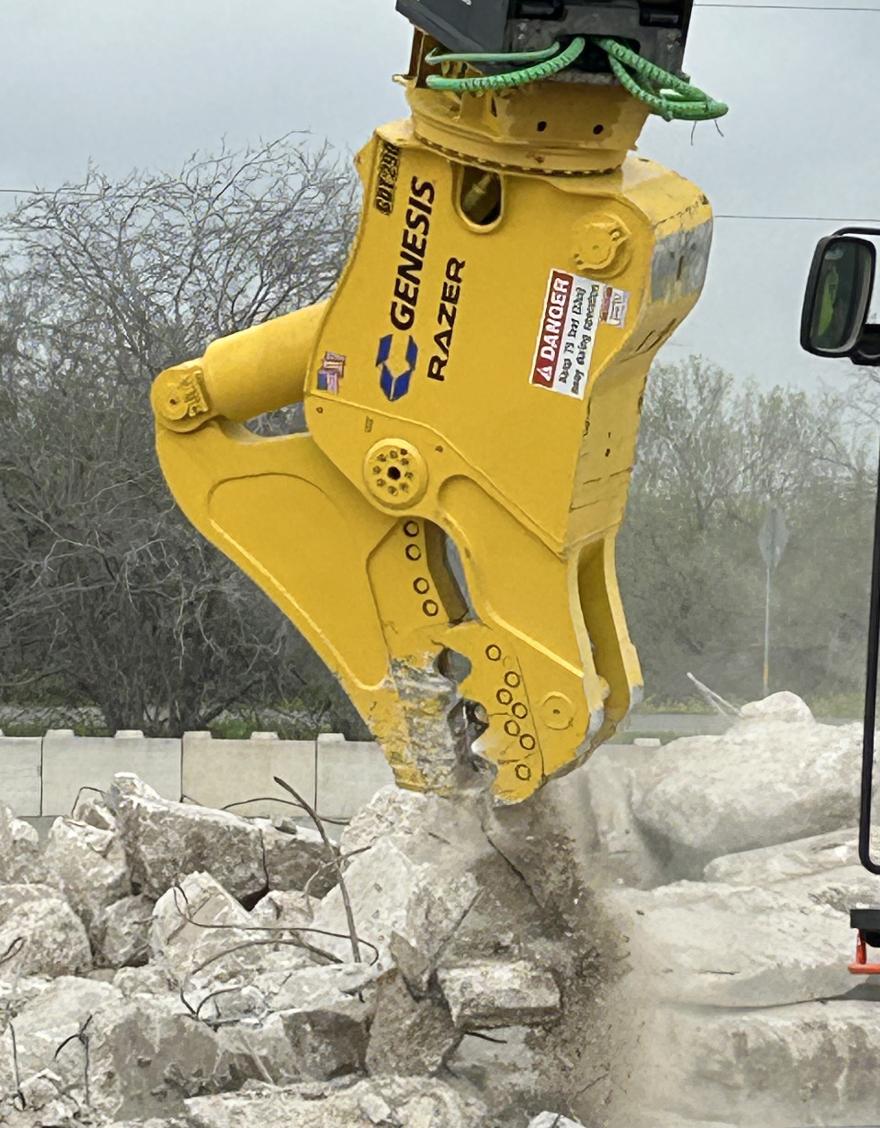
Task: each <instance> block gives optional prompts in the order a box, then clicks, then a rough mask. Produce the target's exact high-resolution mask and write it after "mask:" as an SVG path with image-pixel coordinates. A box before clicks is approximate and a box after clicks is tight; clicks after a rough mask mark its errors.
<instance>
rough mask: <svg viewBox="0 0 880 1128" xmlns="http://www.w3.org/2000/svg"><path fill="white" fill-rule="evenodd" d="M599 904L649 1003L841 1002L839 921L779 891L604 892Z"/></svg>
mask: <svg viewBox="0 0 880 1128" xmlns="http://www.w3.org/2000/svg"><path fill="white" fill-rule="evenodd" d="M605 903H606V904H607V906H608V908H609V909H610V910H611V912H612V913H613V914H616V916H617V919H618V921H619V923H620V926H621V928H622V929H623V932H624V933H625V935H626V936H627V937H628V938H629V944H630V961H631V963H632V966H633V967H634V969H635V971H636V973H638V974H644V975H645V976H647V977H648V979H649V980H650V991H651V992H652V997H655V998H657V999H660V1000H666V1001H673V1002H686V1003H693V1004H698V1005H705V1006H727V1007H760V1006H782V1005H785V1004H787V1003H795V1002H801V1001H807V1000H811V999H821V998H831V997H834V996H836V995H842V994H844V993H845V992H846V991H848V990H849V989H850V988H851V987H852V976H850V975H849V974H848V972H847V970H846V963H845V959H843V958H842V957H841V952H842V951H843V952H845V951H846V950H847V948H848V945H847V931H848V929H847V922H846V921H845V920H844V919H842V918H841V915H840V914H839V913H838V912H835V911H834V910H833V909H831V908H829V907H828V906H826V905H822V904H817V903H816V902H815V901H813V900H811V899H810V898H809V897H808V896H805V895H800V896H796V895H794V894H791V895H790V894H789V893H788V892H786V891H783V890H782V889H780V888H769V889H756V888H753V887H741V886H732V885H707V884H701V883H697V882H686V881H683V882H678V883H677V884H675V885H667V886H661V887H660V888H658V889H653V890H650V891H639V890H634V889H626V890H625V889H619V890H613V891H610V892H609V893H607V894H606V897H605Z"/></svg>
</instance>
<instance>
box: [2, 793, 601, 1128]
mask: <svg viewBox="0 0 880 1128" xmlns="http://www.w3.org/2000/svg"><path fill="white" fill-rule="evenodd" d="M540 817H541V811H540V809H539V808H536V809H535V811H534V812H533V814H532V815H531V816H529V818H530V819H532V820H537V821H536V822H535V825H534V826H531V825H530V824H528V823H527V822H526V821H524V820H523V817H522V815H516V816H515V819H514V821H511V820H510V815H509V814H506V813H505V812H501V813H494V812H492V810H491V808H490V806H489V805H488V804H487V803H486V801H485V797H483V796H481V795H479V794H476V793H475V794H473V795H465V796H461V797H457V798H456V799H455V800H451V799H440V798H437V797H429V796H423V795H417V794H411V793H406V792H399V791H397V790H396V789H394V788H386V789H385V790H383V791H381V792H379V793H378V794H377V795H376V797H375V799H374V800H373V802H372V803H371V804H370V805H369V806H368V807H366V808H365V809H364V810H363V811H362V812H361V813H360V814H359V815H358V816H357V817H356V818H355V819H354V820H353V821H352V822H351V823H350V824H349V825H348V826H347V827H346V828H345V829H344V831H343V832H342V834H341V837H339V840H338V843H335V844H333V843H331V842H330V841H329V836H328V837H327V839H326V840H325V837H324V835H325V834H326V831H324V828H323V824H322V827H321V832H320V833H319V830H318V829H314V828H312V827H309V826H306V825H303V824H301V823H295V822H293V821H292V820H290V819H286V820H279V819H275V820H269V819H258V818H252V819H247V818H241V817H238V816H236V815H233V814H230V813H228V812H222V811H216V810H211V809H208V808H204V807H199V806H196V805H194V804H191V803H180V802H172V801H169V800H167V799H164V798H161V797H160V796H159V795H158V794H157V793H156V792H155V791H153V790H152V789H151V788H150V787H148V786H147V785H146V784H144V783H143V782H142V781H141V780H139V779H138V778H136V777H135V776H133V775H129V774H120V775H117V776H116V778H115V780H114V783H113V786H112V787H111V788H110V790H109V791H108V792H107V793H106V794H105V795H104V796H102V797H101V798H97V797H94V796H92V797H90V798H88V799H86V800H83V801H81V802H79V804H78V805H77V807H76V809H75V811H74V814H73V816H72V817H70V818H61V819H57V820H56V821H55V823H54V824H53V826H52V828H51V830H50V831H49V834H48V840H47V841H46V842H45V844H44V845H43V847H42V848H40V846H39V844H38V839H37V835H36V832H35V831H34V830H33V829H32V828H31V827H29V826H27V825H26V824H25V823H23V822H21V821H19V820H17V819H15V817H14V815H13V814H12V812H11V811H8V810H7V809H6V808H3V810H2V812H0V835H2V836H3V840H4V843H6V844H8V846H9V849H8V850H7V851H6V852H5V853H4V855H3V863H2V864H3V865H4V866H5V869H4V870H3V872H2V875H0V876H2V883H0V1123H3V1124H9V1125H10V1126H12V1128H24V1126H26V1125H27V1126H29V1128H30V1126H37V1125H40V1126H45V1128H49V1126H53V1128H54V1126H58V1128H62V1126H68V1125H70V1126H73V1125H85V1124H92V1125H96V1126H97V1125H101V1126H110V1125H113V1126H114V1128H123V1126H126V1128H132V1126H134V1125H142V1126H144V1128H147V1126H150V1128H184V1126H186V1128H195V1126H212V1125H216V1126H218V1128H220V1126H221V1125H222V1126H223V1128H231V1126H232V1125H239V1124H241V1125H245V1124H247V1125H265V1126H267V1128H271V1126H272V1125H278V1126H281V1125H282V1124H283V1125H285V1128H286V1126H287V1125H291V1124H296V1125H315V1126H319V1125H320V1126H324V1125H345V1126H348V1125H353V1126H357V1125H364V1126H367V1125H389V1126H392V1125H400V1126H401V1128H403V1126H406V1128H418V1126H420V1125H425V1126H426V1128H427V1126H429V1125H431V1126H437V1128H447V1126H448V1128H456V1126H459V1125H460V1126H462V1128H466V1126H470V1125H481V1126H483V1125H493V1124H497V1125H499V1126H503V1125H517V1126H519V1128H526V1125H528V1124H529V1123H531V1122H534V1124H536V1125H537V1126H538V1128H541V1126H543V1125H545V1124H554V1125H556V1126H557V1128H565V1126H566V1125H572V1124H575V1125H576V1124H578V1121H577V1120H575V1119H571V1118H567V1117H566V1116H564V1115H562V1113H557V1112H556V1111H555V1109H556V1108H560V1107H561V1108H563V1109H564V1110H565V1111H566V1112H570V1111H571V1103H572V1102H571V1099H570V1094H569V1093H568V1090H569V1089H571V1088H572V1081H571V1078H572V1077H574V1072H573V1070H576V1065H575V1064H574V1063H572V1062H571V1061H570V1060H569V1058H568V1057H567V1056H566V1053H567V1052H568V1050H567V1048H568V1046H569V1045H570V1043H571V1042H572V1039H573V1038H574V1035H575V1032H576V1031H578V1030H579V1029H580V1028H581V1025H582V1024H583V1022H584V1021H587V1019H588V1010H589V1006H590V1005H592V1006H594V1007H596V1008H597V1010H598V1009H600V1006H599V999H598V996H597V990H596V987H597V985H598V986H599V987H601V984H602V983H603V981H604V976H603V975H602V974H601V971H600V968H599V960H598V958H597V955H596V952H595V950H594V945H595V937H594V935H593V934H592V930H591V929H587V928H586V918H584V917H583V912H582V908H581V907H579V903H580V905H583V903H584V902H583V898H582V897H579V896H578V893H577V886H578V883H577V882H576V881H575V879H574V877H573V875H572V873H570V872H568V870H567V868H566V867H568V869H570V868H571V865H570V861H569V860H568V859H570V858H571V856H572V851H571V849H570V848H569V847H568V845H566V848H565V849H564V850H559V846H560V842H561V840H560V837H559V834H558V832H557V831H556V830H555V829H552V828H551V829H552V833H551V835H550V836H549V837H547V836H545V834H544V832H543V829H542V828H541V827H540V826H539V825H538V823H539V821H540ZM521 837H522V838H523V839H524V845H525V847H526V848H525V849H522V848H521V846H518V845H517V839H519V838H521ZM526 839H530V841H525V840H526ZM508 840H510V841H508ZM510 842H513V844H514V845H513V848H512V847H511V846H510ZM554 844H555V845H554ZM554 849H555V850H558V851H559V854H560V859H561V860H560V861H559V862H557V863H553V862H552V861H548V859H549V858H550V855H551V854H552V853H553V851H554ZM530 867H532V868H533V871H532V872H530ZM559 904H563V905H564V906H565V911H564V913H563V912H560V910H559V907H558V905H559ZM352 924H353V927H352ZM581 976H583V982H584V987H583V989H582V988H581V987H580V986H577V987H575V988H573V989H572V991H571V993H570V999H567V1000H566V1005H564V1004H563V988H564V987H565V984H566V983H574V982H575V981H576V980H577V979H578V978H579V977H581ZM594 996H596V998H595V999H594ZM596 1045H597V1047H598V1048H599V1050H600V1051H601V1053H600V1056H602V1057H603V1061H604V1056H607V1046H606V1045H605V1044H604V1042H603V1040H602V1039H600V1038H598V1037H597V1039H596ZM487 1049H488V1050H490V1051H495V1052H496V1053H497V1052H499V1051H503V1052H507V1053H508V1058H509V1060H508V1062H507V1065H506V1066H505V1067H502V1068H501V1069H500V1070H496V1067H495V1066H494V1065H493V1064H492V1062H491V1060H490V1059H488V1058H487V1056H486V1053H485V1051H486V1050H487ZM564 1051H565V1052H564ZM578 1053H580V1051H578ZM603 1055H604V1056H603ZM545 1058H546V1074H547V1077H546V1083H542V1084H540V1085H538V1084H536V1079H537V1077H538V1076H539V1073H541V1072H543V1071H544V1070H545V1062H544V1059H545ZM603 1069H607V1066H603ZM514 1073H515V1074H516V1075H517V1076H516V1077H515V1079H512V1075H513V1074H514ZM600 1073H601V1070H600ZM550 1109H553V1110H554V1111H549V1110H550Z"/></svg>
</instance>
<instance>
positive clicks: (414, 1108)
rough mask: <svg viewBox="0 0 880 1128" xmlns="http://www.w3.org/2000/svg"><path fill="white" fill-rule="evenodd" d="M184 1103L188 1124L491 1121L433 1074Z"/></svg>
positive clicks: (459, 1125)
mask: <svg viewBox="0 0 880 1128" xmlns="http://www.w3.org/2000/svg"><path fill="white" fill-rule="evenodd" d="M186 1106H187V1109H188V1111H189V1122H190V1125H191V1128H254V1126H255V1125H259V1126H260V1128H291V1126H292V1125H296V1128H341V1126H342V1125H345V1128H375V1126H376V1125H377V1124H380V1125H382V1128H477V1126H483V1125H488V1124H489V1123H490V1121H489V1120H488V1111H487V1109H486V1107H485V1105H483V1103H482V1102H481V1101H480V1100H479V1099H477V1098H476V1097H470V1096H463V1095H462V1094H460V1093H459V1092H458V1091H457V1090H456V1089H454V1088H452V1087H451V1086H450V1085H449V1084H447V1083H445V1082H443V1081H440V1080H439V1079H437V1078H415V1077H373V1078H369V1079H367V1080H364V1081H358V1082H356V1083H355V1084H345V1085H341V1084H336V1085H328V1086H324V1085H316V1084H313V1085H299V1086H293V1087H286V1088H272V1087H270V1086H264V1087H261V1088H254V1089H251V1090H249V1091H244V1092H241V1093H225V1094H223V1095H221V1096H215V1097H199V1098H196V1099H194V1100H189V1101H187V1102H186ZM377 1116H380V1117H381V1118H382V1119H380V1120H379V1121H377V1120H376V1117H377Z"/></svg>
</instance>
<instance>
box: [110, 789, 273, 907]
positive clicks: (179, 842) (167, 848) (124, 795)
mask: <svg viewBox="0 0 880 1128" xmlns="http://www.w3.org/2000/svg"><path fill="white" fill-rule="evenodd" d="M108 802H109V804H110V807H111V809H112V810H113V812H114V814H115V816H116V819H117V823H118V826H119V835H120V838H121V841H122V845H123V847H124V849H125V853H126V856H127V858H128V864H129V868H130V870H131V878H132V882H133V884H134V885H135V886H136V887H137V889H138V890H139V891H140V892H142V893H146V894H148V895H149V896H151V897H157V898H158V897H161V896H162V894H163V893H165V892H166V891H167V890H168V889H170V888H171V886H172V885H173V883H174V881H175V880H176V879H177V878H178V877H179V876H183V875H185V874H189V873H196V872H202V871H209V872H210V873H211V874H212V876H213V877H214V878H215V879H216V880H217V881H218V882H219V883H220V884H221V885H222V886H223V887H224V889H227V890H228V891H229V892H230V893H231V894H232V895H233V896H234V897H237V898H239V899H241V898H245V897H250V896H252V895H253V894H255V893H259V892H260V891H261V890H263V889H265V888H266V887H267V885H268V881H267V876H266V867H265V865H264V862H263V840H262V835H261V833H260V829H259V827H257V826H255V825H254V824H253V823H251V822H248V821H247V820H246V819H242V818H239V817H238V816H237V815H232V814H229V812H227V811H215V810H212V809H210V808H208V807H199V806H196V805H194V804H187V803H175V802H172V801H171V800H168V799H162V798H161V797H160V796H159V795H158V794H157V792H155V791H153V789H152V788H151V787H148V786H147V785H146V784H145V783H142V782H141V780H139V779H138V778H137V777H136V776H132V775H129V774H127V773H120V774H119V775H117V776H115V777H114V783H113V787H112V788H111V789H110V792H109V793H108Z"/></svg>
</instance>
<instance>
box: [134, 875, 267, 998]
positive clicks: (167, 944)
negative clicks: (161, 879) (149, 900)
mask: <svg viewBox="0 0 880 1128" xmlns="http://www.w3.org/2000/svg"><path fill="white" fill-rule="evenodd" d="M272 938H273V934H272V933H270V932H265V931H263V930H259V929H257V930H255V929H254V927H253V924H252V921H251V919H250V914H249V913H248V912H247V910H245V909H244V908H242V906H241V905H240V904H239V903H238V902H237V901H236V900H235V899H234V898H233V897H231V896H230V894H229V893H228V892H227V891H226V890H225V889H223V888H222V886H221V885H220V884H219V882H217V881H215V879H214V878H213V877H212V876H211V874H208V873H191V874H189V875H188V876H187V877H185V878H184V879H183V881H182V882H181V883H180V885H179V886H176V887H174V888H173V889H169V890H168V892H167V893H165V894H164V896H162V897H160V898H159V900H158V901H157V902H156V906H155V908H154V910H153V922H152V925H151V929H150V948H151V951H152V953H153V955H154V957H156V959H157V960H158V961H160V963H161V964H162V966H163V967H164V968H166V969H167V971H168V973H169V974H170V975H171V976H172V978H173V979H174V980H175V982H176V983H177V984H178V986H179V987H183V988H185V987H187V986H196V985H197V984H199V983H201V984H203V985H205V984H207V985H210V984H211V983H213V982H214V981H218V982H222V981H228V980H229V979H231V978H234V977H235V976H240V975H241V974H243V973H245V972H247V971H253V970H254V969H255V968H256V967H258V966H259V964H260V954H261V949H260V946H259V945H260V943H261V942H262V941H268V940H271V939H272Z"/></svg>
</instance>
